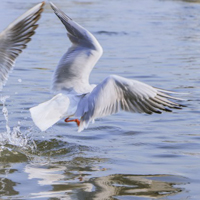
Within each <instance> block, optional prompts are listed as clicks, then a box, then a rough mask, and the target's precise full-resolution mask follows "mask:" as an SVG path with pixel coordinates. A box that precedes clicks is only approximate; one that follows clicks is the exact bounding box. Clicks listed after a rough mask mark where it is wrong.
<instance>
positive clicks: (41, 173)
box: [0, 163, 188, 200]
mask: <svg viewBox="0 0 200 200" xmlns="http://www.w3.org/2000/svg"><path fill="white" fill-rule="evenodd" d="M71 170H72V169H71ZM84 170H85V171H84V173H85V174H83V176H84V179H80V174H79V173H78V172H77V173H76V172H75V171H73V170H72V171H70V167H69V169H68V165H67V164H66V163H60V165H59V164H58V163H57V164H55V163H54V165H52V166H51V168H49V167H47V166H34V165H26V166H25V168H24V172H25V173H27V174H28V179H29V183H30V184H31V182H30V181H31V180H37V184H38V185H39V186H41V187H43V188H45V187H44V186H47V187H46V189H43V191H38V192H30V194H29V197H30V198H50V197H55V196H56V197H57V198H64V199H80V200H81V199H87V200H88V199H93V200H107V199H114V198H116V197H123V196H126V197H128V196H129V197H134V196H137V197H146V198H163V197H167V196H171V195H174V194H177V193H180V192H182V191H183V190H184V189H183V188H182V186H183V185H184V184H187V182H188V180H187V179H186V178H184V177H181V176H171V175H132V174H128V175H127V174H113V175H108V176H102V177H97V178H87V176H88V177H89V173H91V172H88V171H86V170H87V169H86V168H85V169H84ZM10 173H14V171H13V172H12V171H11V170H8V171H4V172H2V171H1V174H6V175H7V176H8V177H9V174H10ZM67 177H68V178H67ZM67 179H69V180H67ZM16 185H17V182H16V183H15V182H13V181H11V180H9V179H8V178H1V180H0V188H1V190H0V192H1V193H0V194H4V195H6V196H9V195H17V194H18V192H17V191H15V189H14V188H15V186H16ZM48 186H51V188H49V187H48ZM8 191H9V193H8ZM6 192H7V194H6Z"/></svg>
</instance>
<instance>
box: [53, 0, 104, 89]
mask: <svg viewBox="0 0 200 200" xmlns="http://www.w3.org/2000/svg"><path fill="white" fill-rule="evenodd" d="M51 7H52V9H53V10H54V12H55V14H56V15H57V16H58V18H59V19H60V20H61V22H62V23H63V24H64V26H65V28H66V29H67V32H68V33H67V35H68V37H69V39H70V41H71V42H72V46H71V47H70V48H69V49H68V51H67V52H66V53H65V54H64V55H63V57H62V58H61V60H60V62H59V64H58V66H57V68H56V70H55V72H54V77H53V85H52V89H53V90H54V91H60V90H71V89H74V90H75V91H76V92H77V93H86V92H88V91H89V90H88V88H89V75H90V72H91V70H92V69H93V67H94V65H95V64H96V62H97V61H98V60H99V58H100V57H101V55H102V53H103V50H102V48H101V46H100V44H99V43H98V41H97V40H96V38H95V37H94V36H93V35H92V34H91V33H90V32H89V31H87V30H86V29H85V28H83V27H81V26H80V25H79V24H77V23H76V22H74V21H73V20H72V19H71V18H70V17H68V16H67V15H66V14H65V13H64V12H62V11H61V10H60V9H58V8H57V7H56V6H55V5H54V4H53V3H51Z"/></svg>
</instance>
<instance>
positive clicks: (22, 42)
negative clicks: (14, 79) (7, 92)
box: [0, 2, 45, 91]
mask: <svg viewBox="0 0 200 200" xmlns="http://www.w3.org/2000/svg"><path fill="white" fill-rule="evenodd" d="M44 4H45V3H44V2H42V3H39V4H37V5H35V6H34V7H33V8H31V9H30V10H28V11H27V12H25V13H24V14H23V15H21V16H20V17H18V18H17V19H16V20H15V21H13V22H12V23H11V24H10V25H9V26H8V27H7V28H6V29H5V30H3V31H2V32H1V33H0V91H1V90H2V89H3V86H4V85H5V84H6V81H7V79H8V75H9V72H10V71H11V70H12V68H13V66H14V63H15V59H16V58H17V56H18V55H19V54H20V53H21V52H22V50H23V49H25V48H26V44H27V43H28V42H29V41H30V40H31V36H32V35H34V34H35V29H36V28H37V27H38V25H37V24H36V22H37V21H38V20H39V19H40V16H41V12H42V11H43V6H44Z"/></svg>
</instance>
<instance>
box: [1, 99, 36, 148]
mask: <svg viewBox="0 0 200 200" xmlns="http://www.w3.org/2000/svg"><path fill="white" fill-rule="evenodd" d="M8 98H9V96H3V97H1V98H0V101H1V102H2V104H3V108H2V113H3V115H4V118H5V121H6V131H5V132H2V133H0V151H3V149H4V148H5V146H6V145H12V146H15V147H16V146H17V147H20V148H22V149H26V150H27V149H28V150H29V149H30V150H31V151H35V150H36V149H37V146H36V144H35V142H34V140H33V139H32V138H31V134H30V133H31V130H28V131H27V132H26V133H22V132H21V130H20V122H18V124H17V126H15V127H13V129H11V128H10V126H9V118H8V109H7V107H6V100H7V99H8Z"/></svg>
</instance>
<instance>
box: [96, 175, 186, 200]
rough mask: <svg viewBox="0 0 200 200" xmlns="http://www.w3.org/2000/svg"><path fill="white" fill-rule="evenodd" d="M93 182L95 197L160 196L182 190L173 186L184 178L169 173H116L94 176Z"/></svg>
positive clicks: (181, 182) (183, 181) (179, 183)
mask: <svg viewBox="0 0 200 200" xmlns="http://www.w3.org/2000/svg"><path fill="white" fill-rule="evenodd" d="M165 180H167V181H165ZM93 183H94V185H95V187H96V191H97V192H95V195H94V196H95V199H110V198H111V197H114V196H138V197H149V198H161V197H166V196H169V195H173V194H176V193H178V192H182V190H183V189H182V188H180V187H174V186H178V185H181V184H185V183H186V179H185V178H183V177H179V176H170V175H123V174H117V175H110V176H107V177H99V178H96V179H94V180H93ZM98 191H99V192H98Z"/></svg>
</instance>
